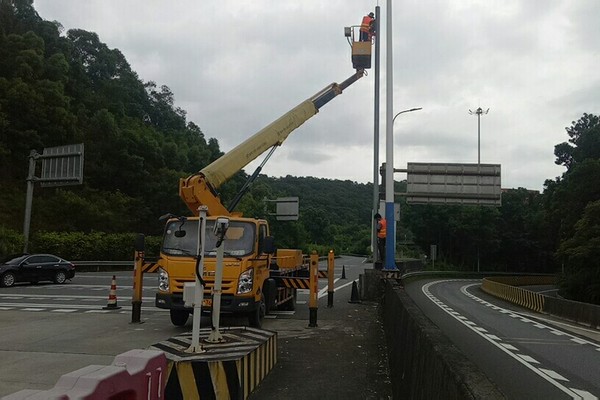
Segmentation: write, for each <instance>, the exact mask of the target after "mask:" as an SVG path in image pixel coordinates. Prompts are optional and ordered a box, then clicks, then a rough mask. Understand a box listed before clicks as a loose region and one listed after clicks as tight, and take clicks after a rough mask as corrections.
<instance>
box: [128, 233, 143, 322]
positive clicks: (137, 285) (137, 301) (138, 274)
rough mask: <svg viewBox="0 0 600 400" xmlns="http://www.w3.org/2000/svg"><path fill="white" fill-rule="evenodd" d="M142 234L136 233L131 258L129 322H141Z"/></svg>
mask: <svg viewBox="0 0 600 400" xmlns="http://www.w3.org/2000/svg"><path fill="white" fill-rule="evenodd" d="M144 238H145V237H144V235H143V234H141V233H140V234H138V236H137V237H136V240H135V255H134V258H133V295H132V296H131V323H132V324H134V323H137V324H141V323H142V293H143V290H144V287H143V285H144V278H143V276H144V273H143V271H142V268H143V266H144V249H145V244H144Z"/></svg>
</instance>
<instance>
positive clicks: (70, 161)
mask: <svg viewBox="0 0 600 400" xmlns="http://www.w3.org/2000/svg"><path fill="white" fill-rule="evenodd" d="M40 158H41V159H42V176H41V177H40V178H38V181H39V182H40V183H41V185H42V186H66V185H80V184H81V183H82V182H83V143H79V144H70V145H67V146H58V147H46V148H45V149H44V152H43V154H42V155H41V156H40Z"/></svg>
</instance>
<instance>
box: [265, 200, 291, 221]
mask: <svg viewBox="0 0 600 400" xmlns="http://www.w3.org/2000/svg"><path fill="white" fill-rule="evenodd" d="M264 201H265V202H266V203H275V213H269V215H274V216H275V218H276V219H277V220H278V221H298V217H299V214H300V213H299V209H300V201H299V199H298V197H278V198H276V199H275V200H268V199H264Z"/></svg>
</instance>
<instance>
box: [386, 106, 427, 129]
mask: <svg viewBox="0 0 600 400" xmlns="http://www.w3.org/2000/svg"><path fill="white" fill-rule="evenodd" d="M422 109H423V107H417V108H411V109H408V110H403V111H400V112H399V113H397V114H396V115H394V118H392V125H394V122H396V117H397V116H398V115H400V114H404V113H407V112H413V111H419V110H422Z"/></svg>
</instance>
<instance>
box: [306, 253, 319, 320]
mask: <svg viewBox="0 0 600 400" xmlns="http://www.w3.org/2000/svg"><path fill="white" fill-rule="evenodd" d="M309 277H310V279H309V281H308V284H309V286H310V295H309V302H308V310H309V322H308V326H309V327H310V328H314V327H316V326H317V310H318V309H319V298H318V295H319V255H318V254H317V252H316V251H314V250H313V252H312V253H311V255H310V270H309Z"/></svg>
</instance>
